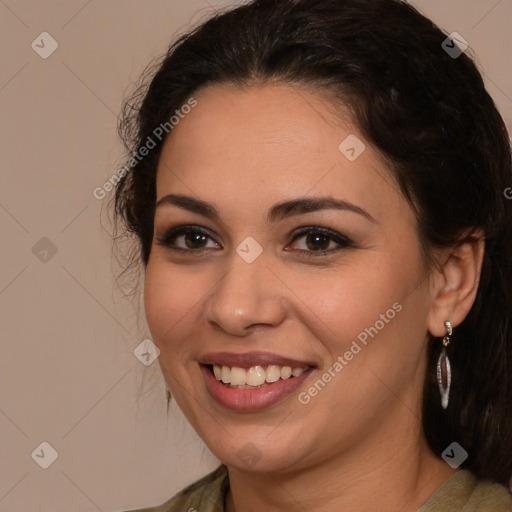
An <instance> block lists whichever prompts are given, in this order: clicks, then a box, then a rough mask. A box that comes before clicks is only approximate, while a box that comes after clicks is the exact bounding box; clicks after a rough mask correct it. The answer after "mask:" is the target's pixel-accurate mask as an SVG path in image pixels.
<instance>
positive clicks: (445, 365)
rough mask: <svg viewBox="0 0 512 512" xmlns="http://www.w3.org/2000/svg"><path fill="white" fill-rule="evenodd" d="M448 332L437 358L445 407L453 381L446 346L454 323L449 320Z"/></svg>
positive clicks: (442, 404) (445, 324)
mask: <svg viewBox="0 0 512 512" xmlns="http://www.w3.org/2000/svg"><path fill="white" fill-rule="evenodd" d="M444 326H445V329H446V334H445V336H443V349H442V350H441V354H440V355H439V359H438V360H437V383H438V385H439V392H440V393H441V406H442V408H443V409H446V408H447V407H448V400H449V398H450V385H451V383H452V369H451V367H450V360H449V359H448V355H447V354H446V347H447V346H448V345H449V343H450V336H451V335H452V324H451V322H449V321H448V320H447V321H446V322H445V323H444Z"/></svg>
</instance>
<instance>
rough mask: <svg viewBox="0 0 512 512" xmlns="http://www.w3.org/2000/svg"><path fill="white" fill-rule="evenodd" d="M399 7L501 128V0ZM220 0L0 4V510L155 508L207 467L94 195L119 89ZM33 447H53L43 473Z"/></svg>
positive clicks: (507, 88)
mask: <svg viewBox="0 0 512 512" xmlns="http://www.w3.org/2000/svg"><path fill="white" fill-rule="evenodd" d="M234 3H235V2H231V4H234ZM236 3H238V2H236ZM412 3H413V5H415V6H416V7H418V8H419V9H420V10H421V11H422V12H423V13H424V14H426V15H427V16H429V17H431V18H432V19H433V20H434V21H436V22H437V23H438V24H440V25H441V27H442V28H444V29H445V30H446V32H447V33H450V32H453V31H457V32H459V33H460V34H461V35H462V36H463V37H464V38H465V39H466V40H467V41H468V42H469V44H470V46H471V48H472V49H473V50H474V51H475V52H476V54H477V56H478V62H479V65H480V67H481V69H482V70H483V72H484V73H485V79H486V83H487V86H488V90H489V92H490V93H491V95H492V96H493V97H494V99H495V101H496V103H497V105H498V106H499V108H500V110H501V112H502V113H503V116H504V118H505V120H506V122H507V124H508V127H509V130H510V127H511V126H512V74H511V69H512V62H511V59H512V58H511V55H512V40H511V35H510V20H511V19H512V2H510V1H509V0H500V1H498V0H421V1H420V0H415V1H414V2H412ZM229 4H230V2H228V1H226V2H221V1H214V0H209V1H207V0H92V1H88V0H77V1H75V0H67V1H64V0H60V1H57V0H48V1H37V0H30V1H29V0H25V1H23V0H5V1H2V2H0V48H1V53H2V60H1V66H0V109H1V132H0V159H1V160H0V165H1V174H0V228H1V230H2V242H1V254H2V256H1V258H2V265H1V269H0V311H1V318H0V325H1V336H2V338H1V354H0V362H1V363H0V364H1V368H0V382H1V385H0V404H1V405H0V432H1V434H0V444H1V456H0V457H1V462H0V512H26V511H28V510H37V511H38V512H60V511H62V512H86V511H96V510H99V511H103V512H114V511H119V510H125V509H129V508H136V507H142V506H150V505H157V504H160V503H162V502H164V501H165V500H167V499H168V498H170V497H171V496H172V495H173V494H174V493H176V492H177V491H178V490H180V489H181V488H183V487H184V486H185V485H186V484H188V483H190V482H192V481H194V480H196V479H197V478H199V477H200V476H202V475H204V474H205V473H207V472H209V471H211V470H212V469H213V468H215V467H216V465H217V464H218V461H217V460H216V459H215V458H214V457H213V456H212V455H211V454H210V453H209V451H208V450H207V448H206V447H205V446H204V445H203V444H202V442H201V441H200V440H199V439H198V437H197V436H196V434H195V433H194V432H193V431H191V429H190V427H188V424H187V422H186V420H185V419H184V418H183V416H182V415H181V413H180V412H179V411H178V410H177V408H176V407H175V406H174V405H173V406H172V407H171V410H170V411H169V414H167V411H166V399H165V391H164V389H165V388H164V381H163V377H162V376H161V373H160V368H159V366H158V364H157V361H155V362H154V363H152V364H151V365H150V366H145V365H144V364H142V363H141V362H140V361H139V359H137V358H136V357H135V355H134V353H133V351H134V349H135V348H136V347H137V346H138V345H139V344H140V343H141V342H142V341H143V340H144V339H145V338H148V337H149V332H148V331H147V328H146V327H145V324H144V318H143V315H142V313H140V314H138V312H137V311H138V308H137V303H138V301H137V299H134V300H133V301H131V302H130V301H129V300H128V299H124V298H123V294H122V293H120V291H119V290H117V289H116V288H115V285H114V276H115V272H116V269H115V268H113V265H112V262H111V241H110V239H109V235H108V229H109V225H108V222H107V216H106V200H99V199H96V198H95V197H94V196H93V190H94V189H95V188H96V187H101V186H102V185H103V183H104V182H105V181H106V179H107V178H108V177H109V176H111V175H112V174H114V173H115V172H116V171H117V170H118V168H119V165H120V164H121V163H122V158H121V157H122V155H123V151H122V147H121V144H120V141H119V140H118V138H117V134H116V117H117V115H118V113H119V111H120V105H121V100H122V98H123V95H124V93H125V90H126V89H127V88H128V87H129V86H130V85H131V84H132V83H133V81H134V80H136V79H137V78H138V76H139V74H140V72H141V71H142V69H143V68H144V66H145V65H146V64H147V63H148V62H149V61H150V59H151V58H153V57H155V56H157V55H159V54H160V53H162V52H163V51H164V50H165V49H166V47H167V45H168V43H169V42H170V40H171V39H172V38H173V37H175V36H176V34H177V33H178V32H179V31H181V30H183V29H185V28H186V27H187V26H189V25H190V24H196V23H197V22H198V21H199V20H200V19H202V18H203V17H204V16H206V15H207V14H208V13H210V12H211V11H212V9H213V8H218V7H224V6H227V5H229ZM42 32H48V33H49V34H50V35H51V36H52V37H53V38H54V39H55V40H56V41H57V43H58V49H57V50H56V51H55V52H54V53H53V54H52V55H50V56H49V57H48V58H46V59H43V58H42V57H40V55H39V54H38V53H36V51H35V50H34V49H33V48H32V47H31V43H32V42H33V41H34V40H35V41H36V43H38V41H39V43H38V44H39V50H40V51H42V50H43V48H41V46H44V47H45V48H46V51H47V50H48V48H49V47H50V46H49V44H50V41H49V39H45V41H46V43H44V44H42V43H41V42H40V38H39V39H38V36H39V34H41V33H42ZM44 37H47V36H44ZM100 214H101V218H100ZM55 250H56V252H55ZM54 252H55V254H53V253H54ZM42 442H47V443H49V444H50V445H51V446H52V447H53V449H54V450H56V452H57V453H58V457H57V459H56V460H55V462H53V464H52V465H50V466H49V467H48V468H47V469H43V468H42V467H40V465H39V464H38V463H36V460H38V461H41V460H42V459H43V458H45V457H49V456H50V451H49V450H50V449H49V448H46V447H45V446H44V445H43V447H42V448H41V447H40V444H41V443H42ZM41 449H43V452H41ZM34 450H35V454H34ZM41 453H44V456H42V455H41ZM32 454H34V455H32ZM37 454H39V457H38V456H37ZM46 460H48V459H46Z"/></svg>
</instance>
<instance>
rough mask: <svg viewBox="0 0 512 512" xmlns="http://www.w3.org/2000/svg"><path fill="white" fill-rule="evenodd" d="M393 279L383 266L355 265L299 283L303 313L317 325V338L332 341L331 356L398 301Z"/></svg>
mask: <svg viewBox="0 0 512 512" xmlns="http://www.w3.org/2000/svg"><path fill="white" fill-rule="evenodd" d="M394 276H395V277H396V273H394V271H393V268H388V267H386V266H385V265H380V266H379V267H378V268H377V266H376V265H366V264H358V265H350V266H348V267H346V268H343V269H339V272H330V273H329V275H327V274H326V275H325V276H322V277H316V278H315V279H314V280H310V281H308V282H303V283H300V285H299V286H298V287H297V289H298V290H301V292H300V298H301V299H302V300H303V302H304V304H305V305H306V306H307V309H305V311H309V315H308V316H309V317H310V320H311V322H312V323H315V324H316V325H317V329H315V330H316V331H317V335H318V337H319V339H323V340H332V341H330V342H328V344H329V348H330V350H329V351H330V352H331V353H334V352H336V353H337V354H340V353H343V352H344V351H345V350H347V347H348V346H350V344H351V342H352V340H353V339H355V338H356V337H357V335H358V334H360V333H361V332H364V329H365V328H368V327H370V326H373V325H374V324H375V322H376V321H379V319H380V315H381V314H385V313H386V311H388V310H389V309H390V308H392V307H393V304H394V303H395V302H396V301H397V300H399V299H400V296H401V292H400V289H401V284H400V282H398V281H397V280H396V279H395V278H394ZM379 325H380V323H379ZM333 355H334V354H333Z"/></svg>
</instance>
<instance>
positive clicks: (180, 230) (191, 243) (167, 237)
mask: <svg viewBox="0 0 512 512" xmlns="http://www.w3.org/2000/svg"><path fill="white" fill-rule="evenodd" d="M210 240H211V242H212V243H213V246H212V245H210V247H208V246H207V244H208V241H210ZM156 242H157V244H158V245H162V246H164V247H167V248H169V249H173V250H176V251H184V252H187V251H188V252H202V251H204V250H207V249H210V248H213V249H218V248H219V247H220V245H219V244H218V243H217V242H216V241H215V240H213V238H212V237H211V236H210V235H209V234H208V233H206V232H205V231H203V230H202V229H199V228H194V227H193V226H179V227H177V228H171V229H169V230H168V231H167V232H166V233H165V234H164V235H163V236H162V237H159V238H157V239H156Z"/></svg>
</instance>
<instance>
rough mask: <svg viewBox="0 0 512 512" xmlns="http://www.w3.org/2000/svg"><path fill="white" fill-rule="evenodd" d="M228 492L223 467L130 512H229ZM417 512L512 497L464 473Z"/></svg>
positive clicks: (491, 509) (496, 511)
mask: <svg viewBox="0 0 512 512" xmlns="http://www.w3.org/2000/svg"><path fill="white" fill-rule="evenodd" d="M228 489H229V480H228V471H227V468H226V466H225V465H223V464H222V465H221V466H219V467H218V468H217V469H216V470H215V471H212V472H211V473H210V474H208V475H206V476H205V477H203V478H201V479H200V480H198V481H197V482H194V483H193V484H191V485H189V486H188V487H186V488H185V489H183V490H182V491H180V492H179V493H178V494H176V496H174V497H173V498H171V499H170V500H168V501H166V502H165V503H163V504H162V505H160V506H157V507H150V508H143V509H137V510H134V511H130V512H225V508H224V500H225V496H226V493H227V491H228ZM127 512H128V511H127ZM416 512H512V495H511V494H510V493H509V492H508V489H507V488H506V487H504V486H502V485H499V484H496V483H492V482H489V481H481V480H477V479H476V478H475V476H474V475H473V474H472V473H471V472H469V471H467V470H460V471H458V472H457V473H455V474H454V475H452V476H451V477H450V478H448V480H446V481H445V482H444V483H443V484H442V485H441V486H440V487H438V489H437V490H436V491H435V492H434V494H432V496H430V498H429V499H428V500H427V501H426V502H425V503H424V504H423V505H422V506H421V507H420V508H419V509H418V510H417V511H416Z"/></svg>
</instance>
